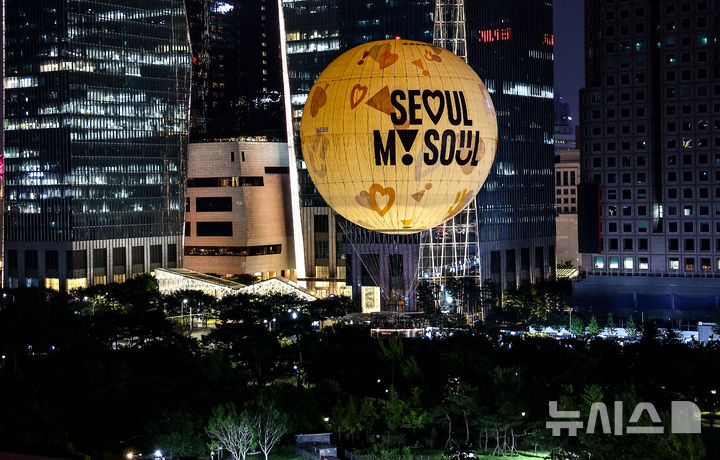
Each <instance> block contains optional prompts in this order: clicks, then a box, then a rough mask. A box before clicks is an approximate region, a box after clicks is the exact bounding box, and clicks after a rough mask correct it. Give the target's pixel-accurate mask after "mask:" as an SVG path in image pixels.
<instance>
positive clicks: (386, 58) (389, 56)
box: [378, 51, 400, 69]
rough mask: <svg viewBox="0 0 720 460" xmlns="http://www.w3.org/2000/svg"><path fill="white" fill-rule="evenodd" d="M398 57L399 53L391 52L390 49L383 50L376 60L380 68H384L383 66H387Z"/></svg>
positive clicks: (393, 62)
mask: <svg viewBox="0 0 720 460" xmlns="http://www.w3.org/2000/svg"><path fill="white" fill-rule="evenodd" d="M399 58H400V56H399V55H397V54H395V53H391V52H390V51H385V52H384V53H383V54H381V55H380V59H378V62H379V63H380V68H381V69H384V68H385V67H389V66H391V65H393V64H395V62H396V61H397V60H398V59H399Z"/></svg>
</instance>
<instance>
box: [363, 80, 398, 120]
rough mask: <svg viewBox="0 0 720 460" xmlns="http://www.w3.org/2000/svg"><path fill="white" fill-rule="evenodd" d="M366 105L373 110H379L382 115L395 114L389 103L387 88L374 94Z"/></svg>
mask: <svg viewBox="0 0 720 460" xmlns="http://www.w3.org/2000/svg"><path fill="white" fill-rule="evenodd" d="M366 104H367V105H369V106H370V107H372V108H373V109H376V110H379V111H381V112H382V113H387V114H388V115H392V114H393V113H395V108H394V107H393V106H392V103H391V102H390V89H389V88H388V87H387V86H385V87H384V88H383V89H381V90H380V91H378V92H377V93H375V95H374V96H373V97H371V98H370V99H368V101H367V102H366Z"/></svg>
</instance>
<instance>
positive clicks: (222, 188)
mask: <svg viewBox="0 0 720 460" xmlns="http://www.w3.org/2000/svg"><path fill="white" fill-rule="evenodd" d="M289 174H290V170H289V168H288V150H287V144H285V143H279V142H235V141H233V142H230V141H228V142H199V143H192V144H190V149H189V157H188V180H187V197H186V199H185V215H186V222H185V268H188V269H190V270H195V271H198V272H202V273H214V274H217V275H222V276H224V275H233V274H250V275H255V276H257V277H259V278H262V279H267V278H273V277H275V276H284V277H286V278H291V279H292V278H294V277H295V273H294V269H295V259H294V247H293V227H292V225H293V224H292V211H291V206H290V177H289Z"/></svg>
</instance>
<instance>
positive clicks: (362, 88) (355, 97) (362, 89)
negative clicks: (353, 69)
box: [350, 83, 368, 109]
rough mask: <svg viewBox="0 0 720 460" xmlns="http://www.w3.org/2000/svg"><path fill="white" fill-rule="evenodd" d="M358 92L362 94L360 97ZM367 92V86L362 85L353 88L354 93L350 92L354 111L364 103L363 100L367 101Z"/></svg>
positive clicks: (351, 106)
mask: <svg viewBox="0 0 720 460" xmlns="http://www.w3.org/2000/svg"><path fill="white" fill-rule="evenodd" d="M358 92H360V93H361V94H360V95H359V97H358V94H357V93H358ZM367 92H368V87H367V86H362V85H361V84H360V83H358V84H357V85H355V86H353V88H352V91H350V109H354V108H355V107H357V106H358V105H360V103H361V102H362V101H363V99H365V96H366V95H367Z"/></svg>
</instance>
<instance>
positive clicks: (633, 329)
mask: <svg viewBox="0 0 720 460" xmlns="http://www.w3.org/2000/svg"><path fill="white" fill-rule="evenodd" d="M625 332H626V333H627V336H628V337H630V338H631V339H636V338H637V333H638V331H637V326H635V320H634V319H633V317H632V315H630V317H629V318H628V320H627V325H626V326H625Z"/></svg>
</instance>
